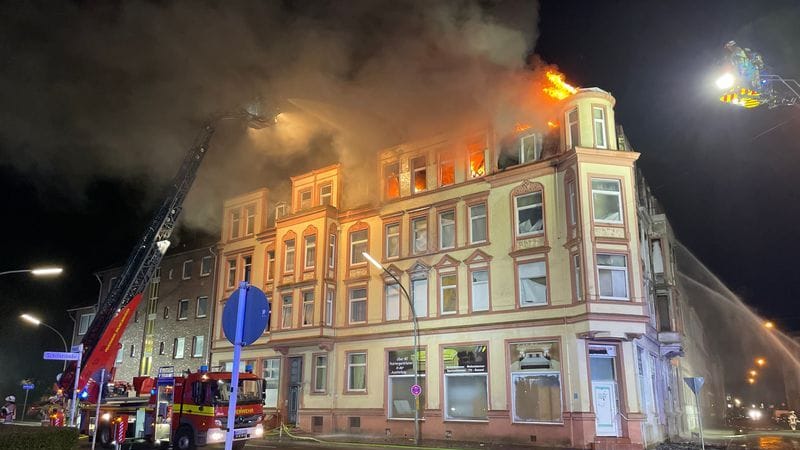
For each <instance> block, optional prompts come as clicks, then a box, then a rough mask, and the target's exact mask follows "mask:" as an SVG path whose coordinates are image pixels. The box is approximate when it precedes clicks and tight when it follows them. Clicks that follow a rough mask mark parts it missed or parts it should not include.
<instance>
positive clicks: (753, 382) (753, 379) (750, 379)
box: [747, 378, 756, 384]
mask: <svg viewBox="0 0 800 450" xmlns="http://www.w3.org/2000/svg"><path fill="white" fill-rule="evenodd" d="M747 382H748V383H750V384H755V383H756V379H755V378H748V379H747Z"/></svg>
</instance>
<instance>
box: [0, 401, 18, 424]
mask: <svg viewBox="0 0 800 450" xmlns="http://www.w3.org/2000/svg"><path fill="white" fill-rule="evenodd" d="M16 416H17V398H16V397H14V396H13V395H9V396H8V397H6V404H5V405H3V407H2V408H0V421H2V422H6V423H11V422H13V421H14V418H15V417H16Z"/></svg>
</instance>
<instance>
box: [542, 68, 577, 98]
mask: <svg viewBox="0 0 800 450" xmlns="http://www.w3.org/2000/svg"><path fill="white" fill-rule="evenodd" d="M545 76H546V77H547V80H548V81H550V84H552V86H548V87H546V88H544V89H542V90H543V91H544V93H545V94H547V95H549V96H550V97H553V98H554V99H556V100H564V99H565V98H567V97H569V96H570V95H572V94H574V93H576V92H578V89H576V88H575V87H574V86H572V85H570V84H569V83H567V82H566V81H564V74H563V73H558V72H555V71H552V70H548V71H547V72H545Z"/></svg>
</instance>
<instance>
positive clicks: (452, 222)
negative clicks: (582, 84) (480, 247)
mask: <svg viewBox="0 0 800 450" xmlns="http://www.w3.org/2000/svg"><path fill="white" fill-rule="evenodd" d="M455 246H456V212H455V211H445V212H443V213H440V214H439V248H440V249H443V250H444V249H448V248H455Z"/></svg>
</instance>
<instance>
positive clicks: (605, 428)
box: [592, 381, 619, 436]
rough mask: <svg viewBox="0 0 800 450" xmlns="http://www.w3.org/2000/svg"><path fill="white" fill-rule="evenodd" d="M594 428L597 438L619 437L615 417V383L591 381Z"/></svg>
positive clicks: (616, 418)
mask: <svg viewBox="0 0 800 450" xmlns="http://www.w3.org/2000/svg"><path fill="white" fill-rule="evenodd" d="M592 399H593V400H594V415H595V428H596V434H597V436H619V421H618V415H617V383H616V382H614V381H593V382H592Z"/></svg>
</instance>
